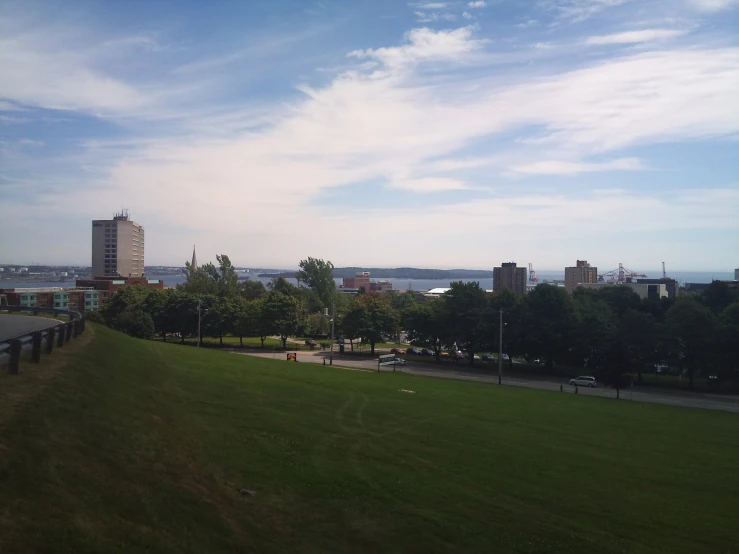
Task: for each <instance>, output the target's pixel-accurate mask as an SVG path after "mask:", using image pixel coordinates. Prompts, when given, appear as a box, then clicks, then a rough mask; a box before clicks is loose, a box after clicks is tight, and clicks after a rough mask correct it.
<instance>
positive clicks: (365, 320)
mask: <svg viewBox="0 0 739 554" xmlns="http://www.w3.org/2000/svg"><path fill="white" fill-rule="evenodd" d="M353 300H354V301H353V303H352V306H351V307H350V308H349V311H348V312H347V313H346V315H345V316H344V318H343V330H344V332H345V333H346V334H347V335H348V336H350V337H360V338H361V339H362V341H363V342H368V343H369V344H370V353H371V354H372V355H374V354H375V344H377V343H378V342H382V341H383V340H384V339H385V338H386V337H391V336H393V333H394V332H395V329H396V326H397V322H398V315H397V313H396V312H395V311H394V310H393V309H392V308H391V307H390V304H389V302H388V301H387V300H386V299H385V298H383V297H380V296H379V295H377V294H363V295H358V296H355V297H354V299H353Z"/></svg>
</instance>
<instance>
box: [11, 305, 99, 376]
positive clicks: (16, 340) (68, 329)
mask: <svg viewBox="0 0 739 554" xmlns="http://www.w3.org/2000/svg"><path fill="white" fill-rule="evenodd" d="M3 312H9V313H23V314H29V315H37V314H51V315H54V316H56V317H60V316H67V317H68V318H69V321H67V322H63V323H57V324H56V325H50V326H49V327H48V328H46V329H43V330H40V331H32V332H30V333H25V334H23V335H18V336H16V337H13V338H10V339H5V340H3V341H0V365H6V364H7V365H8V372H9V373H11V374H18V373H19V370H20V359H21V355H22V353H23V351H27V350H31V360H32V361H33V362H35V363H38V362H40V361H41V351H42V349H43V350H44V351H45V353H46V354H47V355H48V354H51V353H52V352H53V350H54V347H55V346H56V347H57V348H61V347H63V346H64V344H65V343H67V342H69V341H70V340H71V339H73V338H76V337H77V336H78V335H79V334H80V333H83V332H84V330H85V316H84V315H83V314H81V313H80V312H77V311H74V310H63V309H60V308H37V307H30V306H0V313H3Z"/></svg>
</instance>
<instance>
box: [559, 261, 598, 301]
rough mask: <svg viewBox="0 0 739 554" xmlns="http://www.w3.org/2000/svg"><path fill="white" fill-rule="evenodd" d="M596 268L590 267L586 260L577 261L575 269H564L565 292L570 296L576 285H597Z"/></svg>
mask: <svg viewBox="0 0 739 554" xmlns="http://www.w3.org/2000/svg"><path fill="white" fill-rule="evenodd" d="M597 282H598V268H597V267H591V266H590V264H589V263H588V262H587V261H586V260H577V265H576V266H575V267H566V268H565V290H566V291H567V292H569V293H570V294H572V293H573V292H574V290H575V289H576V288H577V285H580V284H582V283H597Z"/></svg>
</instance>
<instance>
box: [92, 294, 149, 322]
mask: <svg viewBox="0 0 739 554" xmlns="http://www.w3.org/2000/svg"><path fill="white" fill-rule="evenodd" d="M149 291H150V289H148V288H146V287H144V286H142V285H132V286H130V287H121V288H119V289H118V290H117V291H116V292H115V293H114V294H113V296H111V297H110V298H109V299H108V301H107V302H105V304H103V307H102V308H101V309H100V313H101V314H102V315H103V317H104V318H105V321H106V323H107V324H108V325H109V326H110V327H114V328H115V327H116V323H115V321H116V319H117V318H118V316H120V315H121V314H122V313H123V312H136V311H139V310H143V309H144V303H145V302H146V299H147V297H148V296H149ZM129 317H130V316H129Z"/></svg>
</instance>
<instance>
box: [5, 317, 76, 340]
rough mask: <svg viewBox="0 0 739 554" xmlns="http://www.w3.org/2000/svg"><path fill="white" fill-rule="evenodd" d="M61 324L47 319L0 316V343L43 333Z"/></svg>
mask: <svg viewBox="0 0 739 554" xmlns="http://www.w3.org/2000/svg"><path fill="white" fill-rule="evenodd" d="M60 323H63V322H61V321H58V320H56V319H50V318H48V317H34V316H28V315H5V314H0V341H6V340H8V339H14V338H16V337H20V336H23V335H27V334H28V333H33V332H34V331H43V330H44V329H48V328H49V327H55V326H56V325H59V324H60Z"/></svg>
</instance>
